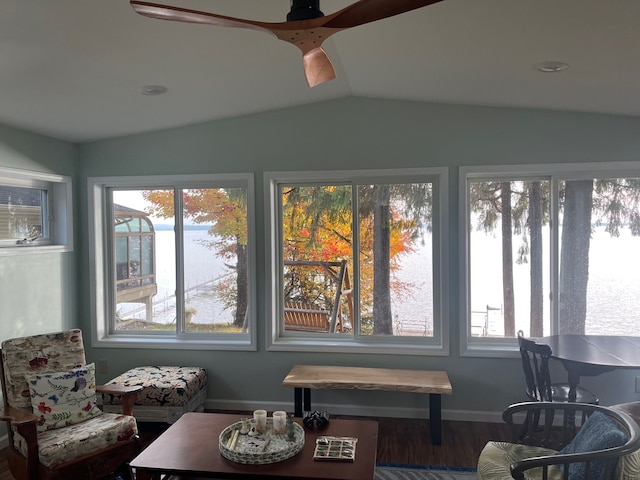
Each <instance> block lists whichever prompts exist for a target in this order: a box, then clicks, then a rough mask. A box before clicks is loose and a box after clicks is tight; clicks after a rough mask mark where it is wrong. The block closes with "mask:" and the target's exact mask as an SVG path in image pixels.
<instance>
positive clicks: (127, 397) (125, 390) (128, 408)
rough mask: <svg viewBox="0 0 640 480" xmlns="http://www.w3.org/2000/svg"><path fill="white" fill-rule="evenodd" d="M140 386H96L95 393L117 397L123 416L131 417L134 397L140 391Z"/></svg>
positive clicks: (134, 401)
mask: <svg viewBox="0 0 640 480" xmlns="http://www.w3.org/2000/svg"><path fill="white" fill-rule="evenodd" d="M142 388H143V387H142V385H132V386H126V385H118V384H110V385H98V386H97V387H96V392H97V393H102V394H105V395H119V396H121V397H122V413H123V414H124V415H130V416H131V415H133V404H134V403H136V397H137V395H138V392H139V391H141V390H142Z"/></svg>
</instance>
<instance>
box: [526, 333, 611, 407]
mask: <svg viewBox="0 0 640 480" xmlns="http://www.w3.org/2000/svg"><path fill="white" fill-rule="evenodd" d="M518 344H519V346H520V356H521V357H522V368H523V369H524V378H525V381H526V383H527V387H526V390H525V392H526V394H527V397H528V398H529V400H532V401H537V402H568V401H569V384H568V383H551V374H550V372H549V359H550V358H551V354H552V351H551V347H549V345H545V344H541V343H536V342H535V341H534V340H532V339H530V338H525V337H524V335H523V333H522V330H521V331H519V332H518ZM576 402H578V403H590V404H593V405H597V404H599V403H600V400H599V399H598V397H596V396H595V395H594V394H593V393H591V392H590V391H589V390H587V389H585V388H583V387H581V386H578V388H577V390H576Z"/></svg>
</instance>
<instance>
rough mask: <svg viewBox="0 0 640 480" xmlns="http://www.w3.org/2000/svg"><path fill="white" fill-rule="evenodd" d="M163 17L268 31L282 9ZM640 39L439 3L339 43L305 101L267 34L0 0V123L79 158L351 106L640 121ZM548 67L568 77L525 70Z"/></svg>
mask: <svg viewBox="0 0 640 480" xmlns="http://www.w3.org/2000/svg"><path fill="white" fill-rule="evenodd" d="M389 1H393V0H389ZM157 3H163V2H162V1H160V0H157ZM164 3H167V2H164ZM350 3H352V1H351V0H321V3H320V6H321V9H322V11H323V12H324V13H325V14H329V13H332V12H334V11H336V10H339V9H341V8H343V7H345V6H346V5H348V4H350ZM171 4H172V5H176V6H180V7H184V8H191V9H195V10H204V11H209V12H213V13H217V14H222V15H227V16H233V17H242V18H250V19H256V20H262V21H267V22H280V21H284V20H285V16H286V14H287V12H288V11H289V6H290V4H289V0H171ZM638 25H640V2H639V1H638V0H444V1H442V2H440V3H437V4H435V5H432V6H428V7H424V8H421V9H419V10H415V11H412V12H409V13H405V14H402V15H399V16H396V17H393V18H388V19H385V20H381V21H378V22H374V23H371V24H367V25H363V26H360V27H357V28H353V29H349V30H346V31H343V32H340V33H337V34H336V35H334V36H332V37H331V38H330V39H328V40H327V41H326V42H325V45H324V46H325V50H326V51H327V53H328V54H329V56H330V58H331V59H332V61H333V63H334V66H335V68H336V71H337V75H338V77H337V79H335V80H332V81H330V82H327V83H325V84H322V85H319V86H317V87H315V88H309V87H308V86H307V84H306V82H305V79H304V75H303V71H302V59H301V54H300V51H299V50H297V49H296V48H294V47H292V46H291V45H289V44H286V43H284V42H282V41H279V40H277V39H276V38H274V37H271V36H269V35H267V34H265V33H261V32H256V31H251V30H246V29H235V28H221V27H212V26H206V25H195V24H186V23H177V22H169V21H163V20H155V19H149V18H146V17H142V16H140V15H137V14H136V13H135V12H134V11H133V9H132V8H131V6H130V5H129V2H128V0H106V1H105V0H55V1H52V0H3V1H2V2H1V3H0V122H2V123H5V124H9V125H13V126H17V127H20V128H25V129H27V130H30V131H33V132H37V133H42V134H45V135H50V136H53V137H56V138H60V139H63V140H69V141H77V142H83V141H90V140H96V139H102V138H109V137H113V136H120V135H127V134H131V133H138V132H144V131H149V130H155V129H160V128H166V127H173V126H179V125H185V124H190V123H196V122H201V121H205V120H212V119H221V118H228V117H233V116H239V115H244V114H249V113H256V112H261V111H267V110H271V109H277V108H283V107H290V106H295V105H303V104H307V103H312V102H319V101H323V100H327V99H333V98H340V97H346V96H364V97H373V98H388V99H404V100H416V101H429V102H448V103H464V104H472V105H493V106H510V107H532V108H543V109H557V110H572V111H586V112H602V113H612V114H623V115H640V28H638ZM547 61H555V62H563V63H566V64H568V66H569V68H567V69H566V70H562V71H559V72H556V73H545V72H541V71H539V70H537V69H536V68H534V65H536V64H538V63H540V62H547ZM148 85H161V86H164V87H166V88H167V89H168V91H167V93H165V94H163V95H157V96H153V95H143V94H142V93H141V90H142V89H143V88H144V87H145V86H148Z"/></svg>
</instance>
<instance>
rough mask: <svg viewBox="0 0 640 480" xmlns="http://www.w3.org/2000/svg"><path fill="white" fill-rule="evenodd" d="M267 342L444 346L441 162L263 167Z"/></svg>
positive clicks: (319, 347)
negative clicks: (357, 167)
mask: <svg viewBox="0 0 640 480" xmlns="http://www.w3.org/2000/svg"><path fill="white" fill-rule="evenodd" d="M265 183H266V188H265V192H267V194H268V195H269V197H270V198H269V202H268V204H269V205H270V214H269V218H270V222H271V223H270V225H269V229H270V251H271V270H272V271H273V272H274V275H271V276H270V277H269V279H268V281H269V282H270V285H269V291H270V298H269V301H270V302H271V305H270V308H269V311H270V312H271V318H272V325H271V332H270V333H271V334H270V336H269V338H268V343H269V348H271V349H275V350H278V349H282V350H311V351H340V352H344V351H349V350H354V349H359V348H367V349H369V351H371V350H376V351H379V352H382V353H406V354H416V353H417V354H425V353H434V352H435V353H443V354H446V351H447V347H448V345H447V343H448V342H447V339H448V336H447V331H446V328H445V324H446V302H445V301H443V299H445V298H447V297H446V293H445V291H444V290H445V287H446V281H445V274H444V272H446V268H447V267H446V258H447V255H446V251H445V250H446V245H447V241H446V234H447V229H446V218H447V216H446V213H445V202H444V201H443V199H444V198H446V194H445V192H444V186H446V185H447V180H446V170H445V169H411V170H394V171H386V170H385V171H362V172H360V171H358V172H302V173H296V172H287V173H267V174H265Z"/></svg>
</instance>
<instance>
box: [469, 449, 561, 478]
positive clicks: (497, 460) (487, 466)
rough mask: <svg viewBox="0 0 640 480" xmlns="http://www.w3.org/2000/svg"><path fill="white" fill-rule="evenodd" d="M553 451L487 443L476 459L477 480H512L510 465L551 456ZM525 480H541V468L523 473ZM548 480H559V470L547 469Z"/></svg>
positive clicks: (555, 468)
mask: <svg viewBox="0 0 640 480" xmlns="http://www.w3.org/2000/svg"><path fill="white" fill-rule="evenodd" d="M555 453H556V451H555V450H551V449H549V448H543V447H532V446H529V445H520V444H516V443H508V442H489V443H487V444H486V445H485V447H484V449H483V450H482V452H481V453H480V457H479V458H478V480H513V477H512V476H511V465H512V464H514V463H516V462H518V461H521V460H525V459H527V458H532V457H540V456H544V455H553V454H555ZM524 478H525V480H541V479H542V468H532V469H531V470H527V471H525V472H524ZM547 478H548V479H549V480H561V479H562V472H561V470H560V469H559V468H557V467H555V466H551V467H550V468H549V476H548V477H547Z"/></svg>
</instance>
